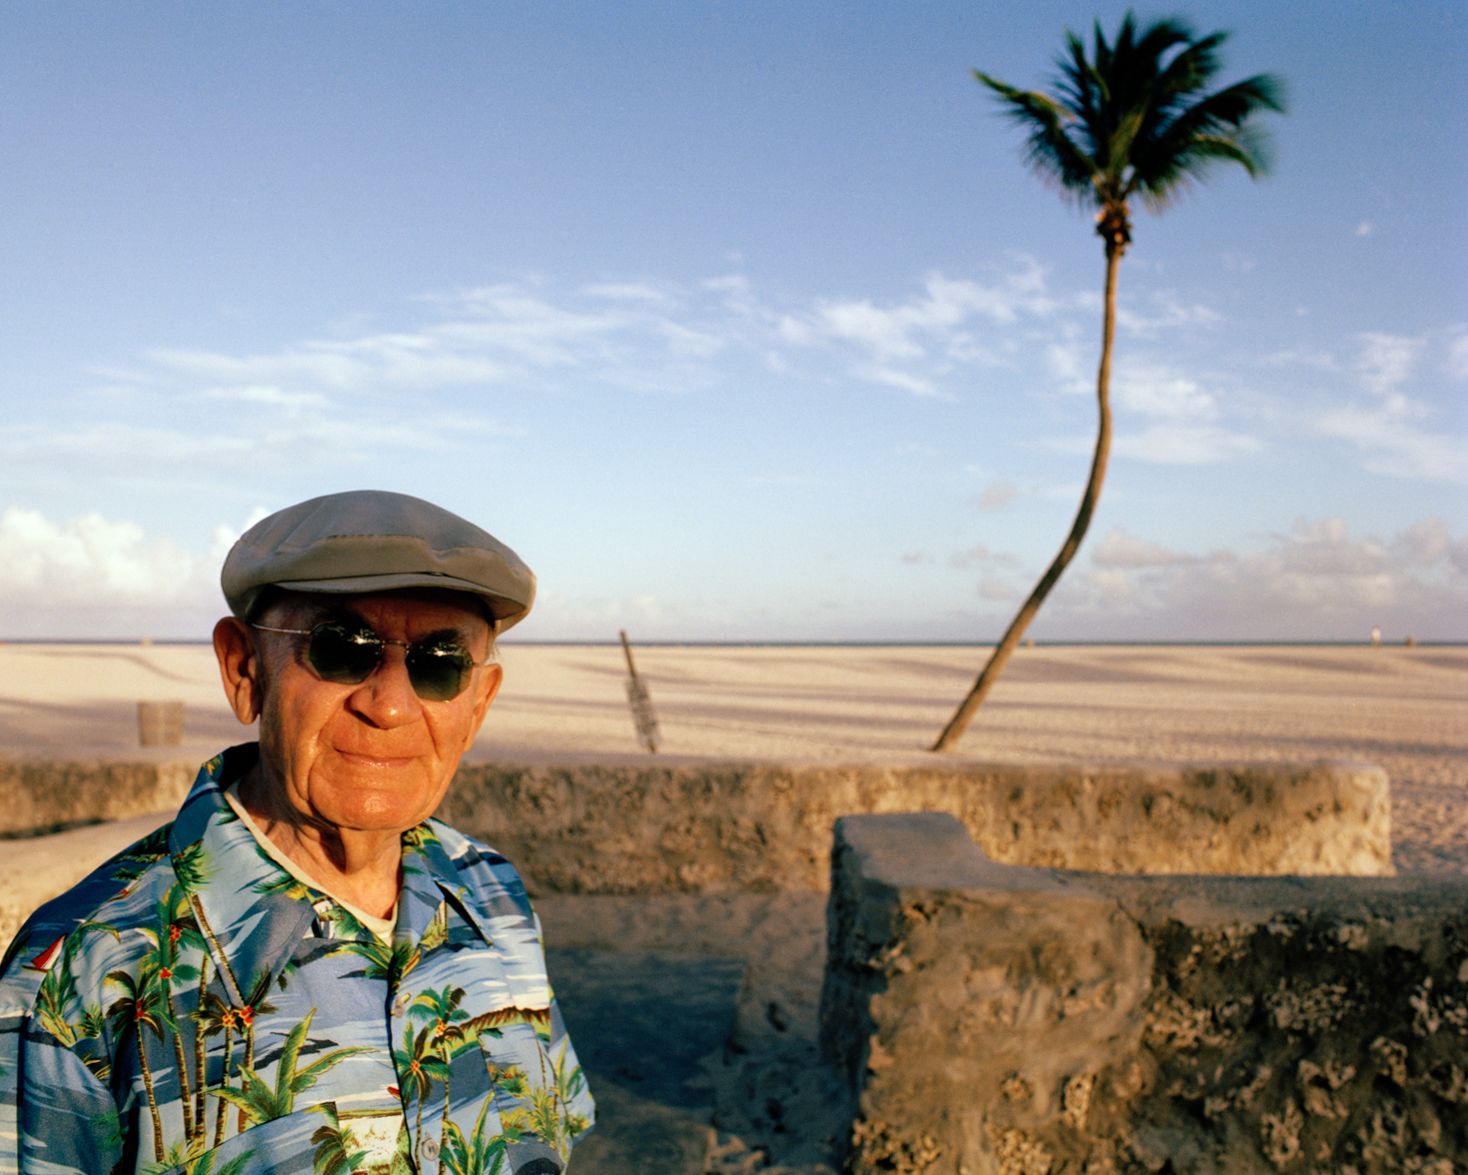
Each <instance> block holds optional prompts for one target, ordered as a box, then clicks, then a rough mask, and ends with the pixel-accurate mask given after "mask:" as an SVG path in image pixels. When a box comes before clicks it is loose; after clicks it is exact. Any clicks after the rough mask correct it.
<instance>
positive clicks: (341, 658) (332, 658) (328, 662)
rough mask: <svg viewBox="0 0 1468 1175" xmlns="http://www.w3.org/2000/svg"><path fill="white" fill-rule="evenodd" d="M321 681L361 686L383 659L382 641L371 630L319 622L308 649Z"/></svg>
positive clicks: (313, 667) (309, 657) (313, 631)
mask: <svg viewBox="0 0 1468 1175" xmlns="http://www.w3.org/2000/svg"><path fill="white" fill-rule="evenodd" d="M306 659H307V660H308V661H310V662H311V668H312V669H314V670H316V672H317V674H318V675H319V676H320V677H321V680H322V681H331V682H335V683H336V684H337V685H360V684H361V683H362V682H364V681H366V680H367V678H368V677H370V676H371V675H372V671H373V670H374V669H376V668H377V666H378V663H379V662H380V661H381V660H382V641H380V640H378V638H377V636H376V634H375V633H373V632H372V631H371V630H369V629H359V630H356V631H353V630H352V629H350V628H348V627H347V626H346V625H345V624H318V625H317V626H316V627H315V628H313V629H312V630H311V643H310V646H309V647H308V649H307V652H306Z"/></svg>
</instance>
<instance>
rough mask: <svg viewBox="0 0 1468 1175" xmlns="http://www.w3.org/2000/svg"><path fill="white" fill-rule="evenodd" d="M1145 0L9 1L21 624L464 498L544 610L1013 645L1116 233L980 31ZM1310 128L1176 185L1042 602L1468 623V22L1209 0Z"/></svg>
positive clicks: (165, 592)
mask: <svg viewBox="0 0 1468 1175" xmlns="http://www.w3.org/2000/svg"><path fill="white" fill-rule="evenodd" d="M1125 7H1126V6H1125V5H1124V4H1113V3H1104V4H1098V5H1094V6H1089V7H1085V6H1082V7H1077V6H1074V5H1068V4H1067V5H1062V4H1058V3H1053V2H1051V0H1038V2H1036V3H1032V4H1029V5H1025V6H1023V7H1022V8H1021V7H1019V6H1014V5H998V4H992V3H975V2H972V0H970V2H967V3H949V2H946V0H933V2H916V0H915V2H914V3H910V4H890V3H875V2H872V3H859V2H852V0H846V2H844V3H793V4H792V3H774V2H765V0H739V2H733V0H730V2H717V3H716V2H708V3H701V2H696V0H684V2H681V3H674V2H671V0H670V2H667V3H638V2H628V0H619V2H617V3H602V2H600V0H582V2H578V3H564V2H559V0H546V2H541V3H536V4H521V3H516V4H511V3H506V4H493V5H491V4H482V3H472V4H469V3H428V4H407V3H375V4H362V3H353V4H343V3H332V2H321V3H313V4H309V5H307V4H279V3H269V2H264V3H256V4H251V5H238V4H217V3H201V2H191V3H186V4H185V3H168V2H149V3H137V2H133V0H109V2H106V3H101V2H97V3H66V2H64V0H56V2H51V3H46V4H34V5H7V6H5V7H4V8H3V10H0V45H3V54H4V61H3V66H0V157H3V158H4V159H5V161H6V167H5V173H6V175H5V180H4V183H3V186H0V199H3V215H0V247H3V249H4V255H5V257H6V259H7V262H8V263H7V265H6V275H7V280H6V281H5V282H4V283H0V365H3V366H0V372H3V377H0V379H3V382H0V389H3V391H0V395H3V405H4V410H3V415H0V636H9V637H41V636H51V637H120V638H134V637H139V636H152V637H155V638H191V637H199V638H202V637H204V636H206V635H207V633H208V630H209V627H210V625H211V623H212V620H213V618H214V617H215V616H217V615H218V614H219V612H220V610H221V600H220V597H219V594H218V587H217V574H218V567H219V563H220V561H221V559H222V557H223V552H224V550H225V549H227V546H228V544H229V542H230V541H232V539H233V537H234V536H236V535H238V533H239V532H240V531H241V530H243V529H244V527H245V526H246V525H248V524H249V523H250V522H251V521H253V520H254V519H256V518H258V517H260V516H262V514H263V513H266V512H269V511H271V510H275V509H278V508H280V507H282V506H285V505H288V504H290V503H292V502H295V501H298V500H300V499H303V498H306V497H309V496H313V495H316V494H320V493H326V492H330V491H334V490H339V489H350V488H359V487H377V488H384V489H393V490H399V491H402V492H406V493H412V494H417V495H420V496H422V497H427V498H430V499H433V500H435V501H438V502H440V503H442V504H443V505H445V506H448V507H449V508H451V509H454V510H456V511H458V512H459V513H462V514H464V515H465V516H466V517H469V518H471V519H473V520H475V521H476V522H479V523H480V524H481V525H484V526H485V527H486V528H487V529H489V530H491V531H493V532H494V533H495V534H496V535H497V536H498V537H500V538H501V539H503V540H504V541H505V542H507V543H509V544H510V545H511V546H513V547H514V548H515V549H516V550H517V551H519V553H520V554H521V555H522V556H523V557H524V558H525V559H526V560H527V561H528V562H529V563H530V564H531V566H532V567H534V568H535V570H536V572H537V573H538V575H539V577H540V585H541V597H540V604H539V605H538V607H537V611H536V613H535V614H534V616H533V617H532V618H531V620H529V621H527V623H526V624H525V625H524V627H523V628H522V629H520V630H518V634H519V635H520V636H521V637H522V639H526V640H536V639H540V640H568V639H593V640H605V639H615V637H616V632H617V630H618V629H619V628H626V629H627V630H628V631H629V634H630V635H631V636H632V637H633V639H634V640H638V639H641V640H680V639H688V640H756V641H757V640H959V641H982V640H992V639H994V638H996V637H997V635H998V634H999V632H1000V631H1001V630H1002V628H1003V627H1004V625H1005V623H1006V622H1007V620H1008V618H1009V616H1010V615H1011V614H1012V612H1013V611H1014V609H1015V608H1016V607H1017V605H1018V603H1019V601H1020V600H1021V599H1022V598H1023V597H1024V595H1025V594H1026V593H1027V592H1028V590H1029V588H1030V586H1031V585H1032V583H1033V581H1034V580H1035V578H1036V577H1037V576H1038V575H1039V573H1040V572H1041V571H1043V569H1044V567H1045V566H1046V564H1047V563H1048V561H1049V559H1050V557H1051V556H1052V555H1053V553H1054V551H1055V550H1056V548H1057V547H1058V545H1059V543H1060V541H1061V539H1062V538H1063V537H1064V535H1065V532H1066V530H1067V529H1068V527H1069V524H1070V520H1071V517H1072V515H1073V513H1074V510H1075V506H1076V503H1077V501H1078V498H1079V494H1080V490H1081V486H1082V483H1083V481H1084V478H1085V474H1086V470H1087V466H1088V461H1089V454H1090V449H1091V444H1092V440H1093V436H1094V428H1095V409H1094V402H1093V391H1092V386H1093V380H1094V368H1095V362H1096V358H1097V351H1098V346H1099V334H1100V288H1101V279H1102V274H1103V258H1102V251H1101V245H1100V241H1099V239H1098V238H1096V237H1095V236H1094V234H1093V233H1092V232H1091V227H1090V223H1089V214H1087V213H1081V212H1078V211H1076V210H1075V209H1074V208H1073V207H1071V206H1069V205H1067V204H1065V203H1064V202H1062V201H1061V200H1060V199H1059V198H1058V197H1057V195H1056V194H1055V193H1054V192H1052V191H1050V190H1047V189H1046V188H1045V187H1044V186H1043V185H1042V184H1041V183H1040V182H1039V181H1037V180H1036V179H1035V178H1034V177H1033V176H1031V175H1030V174H1029V173H1028V172H1027V171H1026V170H1025V168H1024V166H1023V164H1022V161H1021V158H1020V152H1019V137H1018V134H1017V132H1015V131H1014V130H1013V129H1012V128H1011V127H1010V125H1009V124H1007V123H1006V122H1005V121H1004V120H1003V119H1002V118H1001V117H999V116H998V114H997V113H996V108H995V106H994V104H993V103H992V102H991V101H990V100H989V99H988V98H987V97H986V94H985V93H984V91H983V90H982V88H981V87H980V86H979V85H978V84H977V83H976V82H975V81H974V80H973V79H972V76H971V74H970V70H971V69H973V68H975V67H977V68H981V69H983V70H985V71H986V72H988V73H991V74H994V75H997V76H999V77H1001V78H1004V79H1006V80H1008V81H1010V82H1012V83H1014V84H1016V85H1022V86H1027V87H1035V86H1040V85H1042V84H1044V83H1045V82H1046V81H1047V79H1048V78H1049V77H1050V76H1051V75H1052V72H1053V66H1052V63H1053V59H1054V57H1055V55H1056V53H1057V51H1058V50H1059V49H1060V47H1061V45H1062V38H1063V34H1064V30H1065V28H1066V27H1067V26H1069V27H1073V28H1075V29H1076V30H1077V31H1087V32H1088V31H1089V27H1090V22H1091V19H1092V18H1093V17H1099V18H1100V19H1101V21H1102V23H1103V24H1104V25H1105V27H1106V28H1107V29H1108V30H1114V28H1115V26H1116V24H1117V22H1118V20H1119V19H1120V16H1121V14H1122V13H1123V12H1124V11H1125ZM1174 11H1177V12H1180V13H1181V14H1182V15H1185V16H1187V17H1188V18H1189V19H1190V20H1192V22H1193V23H1194V26H1195V27H1196V28H1197V29H1198V30H1199V31H1200V32H1206V31H1211V30H1213V29H1215V28H1223V29H1228V30H1231V31H1232V33H1233V36H1232V38H1231V39H1230V41H1229V42H1228V44H1227V45H1226V47H1225V69H1224V71H1223V73H1222V74H1221V75H1220V78H1219V82H1220V84H1226V83H1227V82H1230V81H1234V80H1237V79H1239V78H1242V77H1244V76H1247V75H1248V74H1252V73H1256V72H1264V71H1270V72H1276V73H1279V74H1281V75H1283V76H1284V77H1285V78H1286V80H1287V82H1288V84H1289V92H1290V113H1289V114H1288V116H1287V117H1284V118H1271V119H1269V120H1268V123H1269V125H1270V127H1271V130H1272V133H1273V142H1274V155H1275V166H1274V169H1273V171H1272V173H1271V174H1270V175H1269V176H1268V177H1267V178H1265V179H1263V180H1261V181H1258V182H1252V181H1250V180H1249V179H1248V177H1247V176H1246V175H1245V174H1244V173H1243V172H1242V171H1241V170H1239V169H1233V171H1222V170H1220V171H1217V172H1216V173H1214V174H1212V175H1211V176H1210V177H1209V178H1208V180H1207V182H1206V183H1204V184H1203V185H1201V186H1199V187H1198V188H1196V189H1195V190H1193V191H1192V192H1190V193H1189V194H1188V195H1187V196H1185V197H1184V198H1183V199H1182V200H1181V201H1180V202H1179V203H1178V204H1177V205H1176V206H1174V207H1173V208H1172V209H1170V210H1169V211H1168V212H1167V213H1166V214H1165V215H1163V216H1162V217H1152V216H1150V215H1148V214H1146V213H1145V212H1141V211H1140V210H1139V211H1138V214H1137V217H1136V220H1137V224H1136V230H1135V244H1134V247H1133V248H1132V250H1131V251H1130V252H1129V253H1128V255H1127V257H1126V258H1125V260H1124V262H1123V266H1122V272H1121V295H1120V307H1121V314H1122V320H1121V327H1120V330H1119V332H1118V338H1117V349H1116V361H1115V362H1116V366H1115V375H1114V383H1113V398H1114V402H1115V406H1116V444H1115V449H1114V452H1113V458H1112V462H1111V468H1110V472H1109V476H1108V479H1107V483H1106V487H1105V489H1104V491H1103V494H1102V499H1101V506H1100V509H1099V510H1098V512H1097V514H1096V517H1095V520H1094V522H1093V525H1092V528H1091V532H1090V536H1089V538H1088V539H1087V542H1086V545H1085V546H1084V547H1083V548H1082V551H1081V553H1080V555H1079V557H1078V558H1077V560H1076V562H1075V563H1074V564H1073V565H1072V567H1071V569H1070V571H1069V572H1068V573H1067V576H1066V578H1065V579H1064V580H1063V581H1062V583H1061V585H1060V587H1059V588H1058V589H1057V590H1056V592H1055V593H1054V594H1053V595H1052V597H1051V600H1050V602H1049V603H1048V604H1047V605H1046V608H1045V610H1044V611H1043V612H1042V613H1041V615H1040V617H1039V619H1038V620H1037V621H1036V623H1035V625H1034V626H1033V628H1032V629H1031V633H1032V635H1034V636H1035V637H1036V638H1038V639H1041V640H1047V639H1048V640H1061V639H1085V640H1134V639H1143V640H1189V639H1197V640H1251V639H1267V640H1290V639H1302V640H1319V639H1325V640H1331V639H1336V640H1339V639H1359V638H1362V637H1363V636H1364V634H1365V633H1366V632H1367V631H1368V630H1369V628H1370V627H1371V626H1372V625H1379V626H1380V627H1381V628H1382V630H1383V632H1384V634H1385V635H1386V637H1387V638H1388V639H1393V640H1396V639H1401V638H1402V637H1404V636H1406V635H1408V634H1411V635H1415V636H1417V637H1418V638H1420V639H1455V640H1462V639H1468V492H1465V483H1468V412H1465V403H1468V397H1465V392H1468V288H1465V287H1468V279H1465V275H1468V247H1465V242H1468V232H1465V228H1468V224H1465V221H1468V214H1465V208H1468V199H1465V196H1468V168H1465V156H1468V91H1465V89H1464V87H1463V84H1462V78H1463V77H1464V76H1465V75H1468V51H1465V45H1468V12H1465V10H1464V9H1463V7H1462V6H1461V4H1459V3H1457V2H1456V0H1452V2H1449V0H1430V2H1429V0H1422V2H1411V3H1407V4H1405V5H1400V6H1396V7H1394V8H1393V10H1392V11H1391V12H1390V13H1388V12H1387V11H1386V10H1385V6H1382V5H1377V4H1367V3H1343V4H1341V5H1338V6H1336V7H1335V8H1334V9H1333V10H1332V12H1331V13H1330V15H1329V16H1328V17H1323V16H1321V15H1319V13H1318V11H1311V10H1310V6H1304V5H1281V4H1278V3H1263V2H1259V3H1237V4H1226V3H1217V2H1213V3H1200V4H1194V5H1192V6H1190V7H1189V8H1185V9H1172V8H1166V9H1158V10H1155V11H1154V10H1151V9H1147V8H1139V9H1138V13H1139V16H1141V17H1143V18H1147V17H1151V16H1156V15H1162V14H1166V13H1171V12H1174Z"/></svg>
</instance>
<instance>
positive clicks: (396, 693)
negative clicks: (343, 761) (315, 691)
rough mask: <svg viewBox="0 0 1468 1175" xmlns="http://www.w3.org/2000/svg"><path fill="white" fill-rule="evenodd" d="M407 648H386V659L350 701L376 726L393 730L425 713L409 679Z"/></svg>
mask: <svg viewBox="0 0 1468 1175" xmlns="http://www.w3.org/2000/svg"><path fill="white" fill-rule="evenodd" d="M406 657H407V650H406V649H404V648H401V647H400V646H399V645H396V644H389V645H386V646H385V647H384V648H383V651H382V660H381V661H380V662H379V663H378V665H377V668H376V669H374V670H373V671H372V672H371V673H369V674H368V675H367V678H366V680H365V681H363V682H362V684H361V685H359V686H358V687H357V688H356V689H355V690H353V691H352V693H351V696H350V698H349V699H348V704H349V705H350V706H351V708H352V710H353V711H354V712H356V713H357V714H358V715H360V716H361V717H362V718H363V719H365V720H366V721H367V722H370V723H371V724H372V725H373V726H378V727H382V728H383V729H390V728H392V727H394V726H402V725H404V724H405V723H408V722H412V721H414V720H415V719H416V718H417V717H418V715H419V713H420V712H421V709H422V707H421V704H420V702H419V701H418V695H417V694H416V693H414V692H413V683H412V681H410V680H409V678H408V664H407V660H406Z"/></svg>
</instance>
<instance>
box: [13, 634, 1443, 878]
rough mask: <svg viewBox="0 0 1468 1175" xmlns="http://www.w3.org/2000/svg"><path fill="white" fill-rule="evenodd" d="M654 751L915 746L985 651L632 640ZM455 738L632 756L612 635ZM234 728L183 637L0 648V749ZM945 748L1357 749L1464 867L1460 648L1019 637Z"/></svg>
mask: <svg viewBox="0 0 1468 1175" xmlns="http://www.w3.org/2000/svg"><path fill="white" fill-rule="evenodd" d="M634 654H635V658H636V664H637V669H638V671H639V673H640V674H641V675H642V677H643V678H644V680H645V682H646V684H647V686H648V689H649V691H650V693H651V695H652V700H653V704H654V706H655V708H656V712H657V716H658V720H659V728H660V733H661V736H662V742H661V751H660V753H661V754H664V755H670V756H680V757H682V756H695V757H698V756H702V757H712V758H726V759H728V758H732V759H776V760H796V761H824V762H913V761H921V760H922V759H923V758H925V757H927V756H929V754H930V753H929V752H928V751H927V749H926V748H927V747H928V746H929V745H930V744H931V742H932V740H933V739H934V738H936V737H937V734H938V731H939V730H940V729H941V728H942V725H943V723H944V722H946V721H947V719H948V717H949V715H950V714H951V713H952V711H953V708H954V707H955V706H956V705H957V703H958V700H959V699H960V698H961V697H962V695H963V693H964V692H965V691H966V690H967V688H968V687H969V685H970V684H971V683H972V680H973V678H974V676H975V675H976V673H977V672H978V669H979V667H980V666H981V665H982V662H983V657H984V655H985V650H983V649H979V648H965V647H898V646H877V647H871V646H867V647H851V646H793V647H792V646H739V647H728V646H648V647H640V648H639V647H634ZM502 659H503V662H504V667H505V684H504V687H503V689H502V690H501V692H500V696H499V698H498V699H497V700H496V702H495V704H494V707H493V708H492V709H491V711H490V716H489V719H488V721H487V722H486V723H485V726H484V730H483V731H482V733H481V734H480V737H479V740H478V743H477V744H476V746H475V748H474V751H473V752H472V755H471V757H476V758H486V759H488V758H495V757H502V758H507V759H513V760H517V761H527V760H529V761H534V760H537V759H541V758H545V757H556V758H567V757H578V758H579V757H595V756H606V755H617V756H622V755H638V754H643V753H645V752H643V751H642V750H641V748H640V747H639V745H638V742H637V737H636V731H635V728H634V726H633V722H632V719H631V716H630V711H629V709H628V706H627V700H626V693H625V688H626V680H627V669H626V664H625V661H624V660H623V656H622V651H621V649H620V648H619V647H617V646H615V645H610V646H602V645H596V646H593V645H565V646H561V645H529V644H515V643H506V644H505V645H504V646H503V648H502ZM172 699H177V700H181V701H183V702H184V705H185V718H184V734H183V743H182V745H180V746H178V747H158V748H147V749H142V748H139V746H138V736H137V707H136V703H137V702H138V701H161V700H172ZM250 737H251V735H250V732H249V731H248V730H246V729H244V728H242V727H240V725H239V724H238V723H237V722H236V721H235V720H234V718H233V716H232V715H231V714H230V713H229V711H228V710H227V709H226V708H225V705H224V699H223V694H222V691H221V689H220V686H219V680H218V677H217V674H216V670H215V667H214V660H213V655H212V652H211V651H210V650H209V649H208V648H207V647H205V646H194V645H41V644H36V645H32V644H7V645H0V755H4V756H6V757H10V758H17V757H39V758H69V759H91V758H104V759H106V758H159V759H168V760H180V761H198V760H202V759H204V758H207V757H208V756H209V755H211V754H213V753H214V752H215V751H217V750H218V749H220V748H221V747H223V746H226V745H229V744H231V743H234V742H242V741H246V740H247V739H248V738H250ZM958 754H959V755H961V756H963V757H965V758H972V759H977V760H982V761H991V762H1028V763H1034V762H1047V761H1065V762H1083V763H1116V762H1130V761H1138V760H1140V761H1150V762H1159V761H1160V762H1174V763H1178V762H1186V763H1200V762H1247V761H1259V760H1270V761H1306V762H1313V761H1316V760H1320V759H1337V760H1355V761H1363V762H1368V763H1374V764H1376V765H1377V766H1380V767H1382V768H1383V769H1384V770H1385V771H1386V772H1387V774H1388V775H1389V776H1390V778H1391V781H1392V791H1393V820H1394V839H1395V842H1396V864H1397V867H1398V869H1399V870H1402V871H1406V872H1433V871H1443V870H1446V871H1452V872H1461V871H1464V870H1468V803H1465V794H1468V648H1465V647H1462V646H1445V647H1431V646H1425V647H1418V648H1411V649H1409V648H1405V647H1401V646H1396V647H1382V648H1370V647H1367V646H1315V645H1307V646H1182V645H1179V646H1113V645H1106V646H1039V647H1034V648H1024V649H1021V650H1020V651H1019V652H1018V653H1017V654H1016V655H1015V657H1014V659H1013V660H1012V661H1011V662H1010V665H1009V667H1008V669H1007V670H1006V672H1005V675H1004V677H1003V678H1002V679H1001V680H1000V682H999V684H998V686H997V687H996V689H995V691H994V693H993V694H992V695H991V697H990V699H989V701H988V702H987V703H986V704H985V706H984V708H983V709H982V710H981V711H980V713H979V715H978V717H977V718H976V719H975V721H974V723H973V725H972V726H971V727H970V728H969V731H968V733H967V734H966V735H965V737H964V740H963V742H962V743H961V744H960V748H959V751H958Z"/></svg>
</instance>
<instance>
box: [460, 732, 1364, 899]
mask: <svg viewBox="0 0 1468 1175" xmlns="http://www.w3.org/2000/svg"><path fill="white" fill-rule="evenodd" d="M919 810H925V811H938V812H949V813H951V814H952V815H954V816H956V817H957V818H958V819H959V820H961V821H962V822H963V823H964V825H965V826H966V827H967V828H968V829H969V831H970V832H971V833H972V834H973V836H974V838H975V839H976V840H977V841H978V843H979V844H980V845H981V846H982V848H983V850H984V852H985V853H986V854H988V856H989V857H990V858H991V859H993V860H996V861H1004V862H1008V863H1012V864H1026V865H1046V866H1064V867H1068V868H1072V869H1091V870H1100V871H1109V872H1121V873H1132V872H1151V873H1181V872H1186V873H1238V874H1281V873H1290V874H1300V873H1304V874H1322V873H1340V874H1358V875H1372V874H1386V873H1390V872H1391V802H1390V786H1389V783H1388V781H1387V778H1386V775H1385V773H1384V772H1382V771H1381V770H1380V769H1379V768H1375V767H1369V766H1363V765H1359V764H1339V763H1334V764H1333V763H1319V764H1277V763H1276V764H1253V765H1241V766H1210V767H1164V766H1158V767H1141V766H1138V767H1107V768H1097V769H1085V768H1078V767H1072V766H1053V767H1051V766H994V765H986V764H976V763H965V762H963V761H959V762H956V763H949V762H943V763H941V764H938V765H934V766H915V767H914V766H906V767H881V766H846V767H840V766H837V767H831V766H824V765H789V764H780V763H722V762H717V761H713V762H710V761H707V760H672V759H668V760H658V761H656V762H649V760H648V758H647V757H645V756H643V757H639V758H636V759H627V760H625V761H609V762H597V763H579V764H577V763H573V764H565V765H536V766H525V765H515V764H497V763H482V764H473V765H466V766H463V767H461V768H460V770H459V774H458V776H457V777H456V779H455V781H454V785H453V787H452V788H451V789H450V790H449V794H448V796H447V798H446V799H445V801H444V804H443V807H442V808H441V809H440V812H439V815H440V816H441V817H443V818H444V819H446V820H447V821H448V822H449V823H450V824H453V825H455V826H456V827H458V828H461V829H463V830H464V831H466V832H469V833H471V834H472V835H475V836H478V837H481V838H482V839H484V840H486V841H488V842H489V843H490V844H492V845H494V846H495V847H496V848H497V849H499V850H500V851H501V852H503V853H505V854H506V855H507V856H508V857H510V859H511V860H513V861H514V862H515V863H516V865H517V866H518V867H519V868H520V870H521V872H522V873H523V874H524V875H525V877H526V880H527V884H529V885H530V886H531V888H532V892H536V891H538V892H582V893H675V892H698V891H706V890H719V889H741V890H787V889H804V890H815V891H819V890H823V889H825V887H826V884H827V881H828V878H829V860H830V843H831V842H830V835H831V826H832V824H833V822H834V821H835V820H836V818H837V817H839V816H843V815H846V814H849V813H854V812H911V811H919Z"/></svg>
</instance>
